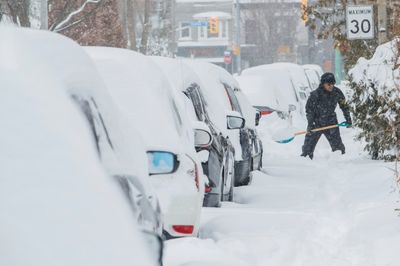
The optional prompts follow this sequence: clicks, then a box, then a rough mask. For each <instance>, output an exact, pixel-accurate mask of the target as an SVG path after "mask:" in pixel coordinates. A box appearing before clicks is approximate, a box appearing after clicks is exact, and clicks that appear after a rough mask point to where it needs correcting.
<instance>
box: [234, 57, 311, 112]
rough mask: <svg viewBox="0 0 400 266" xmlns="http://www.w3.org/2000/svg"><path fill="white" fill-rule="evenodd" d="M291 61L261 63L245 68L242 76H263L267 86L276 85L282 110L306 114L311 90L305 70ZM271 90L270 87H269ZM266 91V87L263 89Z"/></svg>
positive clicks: (276, 92) (277, 96) (275, 89)
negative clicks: (290, 62)
mask: <svg viewBox="0 0 400 266" xmlns="http://www.w3.org/2000/svg"><path fill="white" fill-rule="evenodd" d="M295 66H297V65H294V64H289V63H275V64H269V65H261V66H257V67H251V68H247V69H245V70H243V72H242V76H249V75H250V76H254V75H256V76H262V77H263V78H264V79H265V85H264V86H265V88H268V87H270V86H271V87H274V91H275V94H276V98H277V99H278V101H279V103H278V104H279V106H280V107H279V108H280V109H281V111H282V112H285V113H287V114H288V113H290V112H292V111H293V110H294V109H296V110H297V112H298V113H299V114H300V115H301V116H303V117H304V116H305V105H306V102H307V99H308V96H309V93H310V92H311V89H310V86H309V83H308V80H307V78H306V76H305V73H304V70H303V69H302V68H301V67H300V66H298V67H300V69H301V70H299V69H298V67H295ZM267 90H268V91H269V89H267ZM262 91H263V92H265V91H266V90H265V89H262Z"/></svg>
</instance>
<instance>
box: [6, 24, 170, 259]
mask: <svg viewBox="0 0 400 266" xmlns="http://www.w3.org/2000/svg"><path fill="white" fill-rule="evenodd" d="M10 31H12V34H9V35H11V36H12V37H10V40H9V42H10V43H13V44H14V45H15V46H14V47H13V48H12V50H11V51H10V52H9V53H11V54H14V55H15V56H18V57H26V58H29V56H30V55H31V54H34V55H37V57H38V59H37V60H38V61H40V62H42V63H43V64H46V65H47V66H48V67H49V68H50V69H51V72H48V73H46V75H51V76H52V77H53V78H54V79H57V80H58V81H59V82H60V83H61V84H62V86H60V88H61V89H63V90H65V92H66V93H67V95H68V96H69V97H70V98H71V99H72V100H73V102H75V104H76V106H77V107H78V108H79V110H80V111H81V112H82V114H83V115H84V117H86V120H87V123H88V124H89V126H90V129H91V131H92V132H91V133H92V135H91V136H92V140H93V141H94V143H95V144H96V148H97V152H98V156H99V158H100V160H101V163H102V165H103V167H104V168H105V170H106V171H107V173H108V174H109V175H110V176H112V177H114V178H115V179H116V180H118V182H119V184H120V185H121V189H122V191H124V192H125V195H126V197H127V198H128V199H129V202H130V205H131V208H132V211H133V212H132V213H133V214H134V216H135V217H136V219H137V222H138V224H139V226H140V229H141V230H142V232H143V234H144V235H145V237H146V239H147V240H148V242H149V243H150V244H151V245H152V243H162V241H161V235H162V216H161V210H160V207H159V202H158V197H157V196H156V194H155V191H154V189H153V188H152V186H151V184H150V182H149V180H148V179H149V173H148V168H147V156H146V152H145V149H144V146H143V144H142V141H141V139H140V135H139V134H138V132H135V131H134V130H133V129H132V128H131V127H130V126H129V123H125V122H124V120H123V116H122V115H121V113H120V112H119V110H118V108H116V106H115V105H114V102H113V101H112V99H111V97H110V95H109V94H108V92H107V88H106V87H105V85H104V83H103V82H102V81H101V78H100V76H99V74H98V72H97V70H96V67H95V65H94V64H93V62H92V60H91V59H90V57H89V56H88V55H87V54H86V53H85V51H84V50H83V49H82V48H81V47H80V46H79V45H78V44H76V43H75V42H73V41H72V40H70V39H68V38H66V37H63V36H62V35H58V34H54V33H50V32H45V31H34V30H28V29H13V30H10ZM1 38H2V39H3V38H4V39H7V38H8V35H7V34H5V36H1ZM60 51H62V52H60ZM24 63H26V64H29V61H28V59H26V62H24ZM154 252H157V254H154V257H157V258H158V259H159V260H160V261H161V257H162V250H159V249H158V248H156V249H154Z"/></svg>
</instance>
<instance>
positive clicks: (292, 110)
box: [289, 104, 297, 112]
mask: <svg viewBox="0 0 400 266" xmlns="http://www.w3.org/2000/svg"><path fill="white" fill-rule="evenodd" d="M296 109H297V108H296V105H294V104H289V112H294V111H296Z"/></svg>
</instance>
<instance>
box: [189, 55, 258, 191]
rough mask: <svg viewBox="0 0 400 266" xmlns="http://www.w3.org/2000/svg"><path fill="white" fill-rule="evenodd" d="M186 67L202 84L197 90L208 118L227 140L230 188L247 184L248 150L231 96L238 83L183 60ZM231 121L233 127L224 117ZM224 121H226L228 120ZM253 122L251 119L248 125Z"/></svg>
mask: <svg viewBox="0 0 400 266" xmlns="http://www.w3.org/2000/svg"><path fill="white" fill-rule="evenodd" d="M185 62H187V64H188V65H189V66H190V67H191V68H192V69H193V70H194V71H195V72H196V73H197V75H198V76H199V77H200V78H201V80H202V81H203V86H202V87H201V88H200V89H201V91H202V92H203V95H204V98H205V100H206V102H207V103H208V106H209V110H210V111H209V114H210V116H211V119H212V121H214V123H215V124H216V125H217V127H218V128H219V129H220V131H221V132H222V134H223V135H224V136H226V137H228V138H229V140H230V141H231V143H232V144H233V147H234V149H235V157H234V158H235V162H234V165H235V171H234V185H235V186H241V185H247V184H249V182H250V180H251V169H252V167H251V165H252V148H251V137H250V134H249V130H248V127H246V126H245V123H241V122H240V121H241V120H243V122H244V121H245V119H244V118H243V115H242V110H241V107H240V104H239V102H238V100H237V98H236V95H235V93H234V89H235V87H236V88H239V85H238V83H237V82H236V81H235V79H234V78H233V77H232V75H230V74H229V73H228V72H227V71H226V70H224V69H223V68H221V67H218V66H216V65H213V64H210V63H204V62H198V61H195V60H186V61H185ZM227 116H228V118H229V119H230V118H232V117H233V118H234V119H235V120H236V121H235V123H234V124H235V126H234V127H233V126H232V124H231V123H230V121H229V122H228V126H227V123H226V117H227ZM229 119H228V120H229ZM254 121H255V117H254V119H252V122H254ZM238 129H239V130H238Z"/></svg>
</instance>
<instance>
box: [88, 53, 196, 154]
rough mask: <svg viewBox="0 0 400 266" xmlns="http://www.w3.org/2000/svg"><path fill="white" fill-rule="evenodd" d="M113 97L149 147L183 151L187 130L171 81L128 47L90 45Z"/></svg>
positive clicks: (92, 54) (98, 67) (149, 61)
mask: <svg viewBox="0 0 400 266" xmlns="http://www.w3.org/2000/svg"><path fill="white" fill-rule="evenodd" d="M86 51H87V52H88V53H89V55H90V56H91V57H92V59H93V60H94V62H95V64H96V67H97V69H98V70H99V72H100V73H101V76H102V77H103V79H104V81H105V83H106V85H107V87H108V88H109V90H110V93H111V95H112V97H113V98H114V99H115V101H116V102H117V103H118V106H119V107H120V108H121V110H122V111H123V112H124V114H126V115H127V118H128V119H129V120H130V122H131V123H132V124H133V125H134V126H135V128H137V129H138V130H139V131H140V132H141V133H142V135H143V138H144V139H145V141H146V145H147V149H148V150H154V149H156V150H160V149H161V150H167V151H172V152H176V153H180V152H182V151H183V150H184V149H185V147H183V146H184V145H181V144H180V143H182V139H183V138H186V139H189V136H185V134H186V133H187V131H186V130H185V129H184V128H183V124H182V117H181V114H180V113H179V110H178V108H179V107H178V106H177V105H178V103H177V102H176V100H175V99H174V96H173V94H172V93H171V90H172V89H171V88H168V86H169V82H168V80H167V79H166V78H165V77H164V76H163V74H162V71H161V70H160V69H159V68H158V66H157V65H156V64H155V63H154V62H152V61H151V59H150V58H148V57H146V56H144V55H142V54H139V53H136V52H133V51H130V50H125V49H118V48H107V47H87V48H86Z"/></svg>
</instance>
